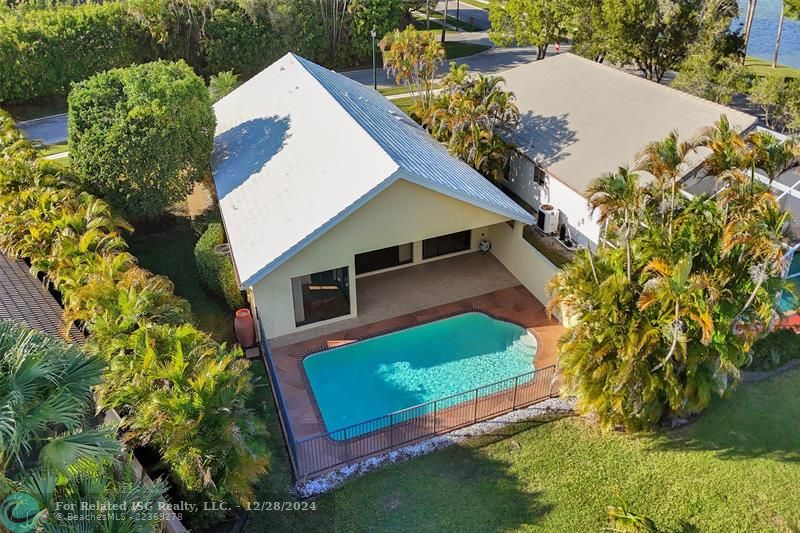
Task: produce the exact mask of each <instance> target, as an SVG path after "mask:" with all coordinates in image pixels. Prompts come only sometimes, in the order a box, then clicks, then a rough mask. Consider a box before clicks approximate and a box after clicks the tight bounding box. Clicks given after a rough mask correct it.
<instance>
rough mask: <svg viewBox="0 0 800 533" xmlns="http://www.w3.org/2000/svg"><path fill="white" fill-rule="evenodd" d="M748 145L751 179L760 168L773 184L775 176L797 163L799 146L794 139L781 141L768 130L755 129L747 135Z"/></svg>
mask: <svg viewBox="0 0 800 533" xmlns="http://www.w3.org/2000/svg"><path fill="white" fill-rule="evenodd" d="M747 145H748V158H747V159H748V161H749V163H750V167H751V172H752V175H751V179H752V178H754V177H755V169H756V168H759V169H761V170H763V171H764V172H765V173H766V174H767V178H768V179H769V183H770V185H771V184H772V181H773V180H774V179H775V178H777V177H778V176H779V175H781V174H782V173H783V172H785V171H786V170H788V169H789V168H791V167H792V166H794V165H795V164H796V163H797V157H798V146H797V144H796V143H795V141H794V140H793V139H787V140H786V141H780V140H778V138H777V137H775V136H774V135H772V134H771V133H769V132H768V131H754V132H752V133H751V134H749V135H748V136H747Z"/></svg>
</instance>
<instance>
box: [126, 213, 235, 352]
mask: <svg viewBox="0 0 800 533" xmlns="http://www.w3.org/2000/svg"><path fill="white" fill-rule="evenodd" d="M167 220H168V222H166V223H165V227H161V228H159V230H158V231H147V230H137V231H136V232H135V233H134V234H133V235H130V236H129V237H128V239H127V240H128V244H129V245H130V249H131V253H132V254H133V255H135V256H136V257H137V258H138V260H139V264H140V265H141V266H143V267H144V268H146V269H148V270H150V271H151V272H154V273H156V274H163V275H164V276H167V277H168V278H169V279H171V280H172V282H173V283H174V284H175V294H177V295H178V296H181V297H183V298H186V299H187V300H189V303H191V305H192V313H193V315H194V318H195V320H196V322H197V325H198V327H200V329H203V330H205V331H207V332H209V333H211V335H212V336H213V337H214V338H215V339H216V340H218V341H220V342H232V341H234V340H235V337H234V334H233V311H232V310H230V309H229V308H228V307H227V305H226V304H225V302H224V301H222V300H220V299H217V298H214V297H212V296H210V295H209V294H208V293H207V292H206V290H205V289H204V288H203V286H202V285H201V284H200V276H199V275H198V274H197V269H196V267H195V263H194V245H195V243H196V242H197V236H196V235H195V233H194V230H192V228H191V225H190V224H189V219H188V218H185V217H171V218H169V219H167Z"/></svg>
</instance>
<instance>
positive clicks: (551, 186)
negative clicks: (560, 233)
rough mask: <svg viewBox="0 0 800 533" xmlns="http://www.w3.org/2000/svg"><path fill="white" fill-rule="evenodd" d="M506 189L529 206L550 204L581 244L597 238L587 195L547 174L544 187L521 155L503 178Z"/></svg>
mask: <svg viewBox="0 0 800 533" xmlns="http://www.w3.org/2000/svg"><path fill="white" fill-rule="evenodd" d="M503 184H504V185H505V186H506V187H508V189H509V190H510V191H512V192H514V194H516V195H517V196H519V197H520V198H522V199H523V200H525V201H526V202H527V203H529V204H530V205H531V206H532V207H535V208H537V209H538V208H539V205H540V204H543V203H546V204H552V205H554V206H555V207H556V208H557V209H558V210H559V211H560V213H561V215H560V220H559V223H565V224H566V225H567V227H568V228H569V229H570V231H571V232H572V237H573V239H575V240H576V241H577V242H578V243H580V244H592V245H596V244H597V241H598V239H599V238H600V225H599V224H598V223H597V215H596V214H595V216H592V215H591V213H590V212H589V205H588V202H587V201H586V198H584V197H583V195H582V194H580V193H578V192H577V191H575V190H573V189H571V188H569V187H568V186H566V185H565V184H564V183H562V182H561V181H559V180H558V179H556V178H554V177H553V176H550V175H547V178H546V181H545V185H544V187H542V186H540V185H538V184H537V183H536V182H535V181H534V164H533V162H532V161H531V160H530V159H528V158H526V157H523V156H521V155H518V154H517V155H514V157H513V158H512V159H511V171H510V172H509V179H508V180H503Z"/></svg>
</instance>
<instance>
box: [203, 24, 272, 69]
mask: <svg viewBox="0 0 800 533" xmlns="http://www.w3.org/2000/svg"><path fill="white" fill-rule="evenodd" d="M204 49H205V60H206V70H207V71H208V73H209V74H216V73H218V72H224V71H228V70H232V71H233V72H235V73H236V74H238V75H239V77H240V78H241V79H247V78H249V77H251V76H253V75H254V74H257V73H258V72H259V71H261V70H262V69H264V68H266V67H267V66H269V65H271V64H272V63H273V62H274V61H275V60H276V59H278V58H279V57H280V56H281V52H282V50H281V47H279V46H276V36H275V32H274V31H273V29H272V25H271V24H270V22H269V18H268V17H267V16H266V15H260V16H257V17H256V18H255V19H253V18H251V17H250V16H248V15H247V14H246V13H244V12H243V11H241V10H240V9H233V8H218V9H215V10H214V12H213V15H212V18H211V20H209V21H208V23H207V25H206V41H205V43H204Z"/></svg>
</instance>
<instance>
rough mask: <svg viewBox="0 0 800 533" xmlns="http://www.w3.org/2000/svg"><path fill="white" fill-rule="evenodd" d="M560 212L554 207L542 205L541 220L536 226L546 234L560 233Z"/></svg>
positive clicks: (540, 209) (540, 207) (539, 219)
mask: <svg viewBox="0 0 800 533" xmlns="http://www.w3.org/2000/svg"><path fill="white" fill-rule="evenodd" d="M558 214H559V211H558V209H556V207H555V206H554V205H550V204H542V205H540V206H539V218H538V219H537V220H536V224H537V225H538V226H539V229H540V230H542V231H543V232H544V233H546V234H548V235H550V234H552V233H555V232H557V231H558Z"/></svg>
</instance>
